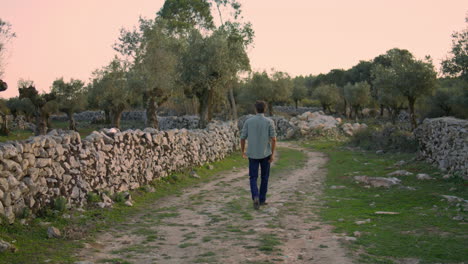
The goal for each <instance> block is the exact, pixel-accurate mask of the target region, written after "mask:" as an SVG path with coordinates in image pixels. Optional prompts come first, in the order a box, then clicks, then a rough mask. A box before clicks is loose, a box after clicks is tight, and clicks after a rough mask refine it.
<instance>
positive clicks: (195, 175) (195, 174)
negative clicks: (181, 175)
mask: <svg viewBox="0 0 468 264" xmlns="http://www.w3.org/2000/svg"><path fill="white" fill-rule="evenodd" d="M189 175H190V177H192V178H196V179H200V176H199V175H198V174H197V172H196V171H190V173H189Z"/></svg>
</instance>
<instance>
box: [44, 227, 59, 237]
mask: <svg viewBox="0 0 468 264" xmlns="http://www.w3.org/2000/svg"><path fill="white" fill-rule="evenodd" d="M47 236H48V237H49V238H59V237H61V236H62V234H61V233H60V230H59V229H58V228H56V227H53V226H49V228H47Z"/></svg>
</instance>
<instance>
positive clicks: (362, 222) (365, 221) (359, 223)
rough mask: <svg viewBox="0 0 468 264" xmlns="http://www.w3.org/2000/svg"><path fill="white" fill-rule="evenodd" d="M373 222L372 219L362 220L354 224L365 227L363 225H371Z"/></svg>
mask: <svg viewBox="0 0 468 264" xmlns="http://www.w3.org/2000/svg"><path fill="white" fill-rule="evenodd" d="M370 222H371V220H370V219H366V220H360V221H356V222H354V223H355V224H356V225H363V224H368V223H370Z"/></svg>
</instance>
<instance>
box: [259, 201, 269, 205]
mask: <svg viewBox="0 0 468 264" xmlns="http://www.w3.org/2000/svg"><path fill="white" fill-rule="evenodd" d="M262 205H268V203H267V202H260V206H262Z"/></svg>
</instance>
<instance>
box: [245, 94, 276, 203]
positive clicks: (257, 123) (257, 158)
mask: <svg viewBox="0 0 468 264" xmlns="http://www.w3.org/2000/svg"><path fill="white" fill-rule="evenodd" d="M255 110H256V115H255V116H253V117H251V118H249V119H247V120H246V121H245V123H244V127H243V128H242V132H241V150H242V157H243V158H247V157H249V176H250V191H251V192H252V200H253V205H254V208H255V209H256V210H258V209H259V208H260V205H266V204H267V203H266V194H267V191H268V177H269V176H270V163H271V162H272V161H273V156H274V153H275V147H276V131H275V126H274V123H273V120H271V119H269V118H266V117H265V115H264V113H265V110H266V103H265V102H263V101H257V102H255ZM246 140H247V141H248V146H247V155H246V154H245V141H246ZM259 166H260V168H261V182H260V192H259V191H258V185H257V179H258V167H259Z"/></svg>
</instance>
